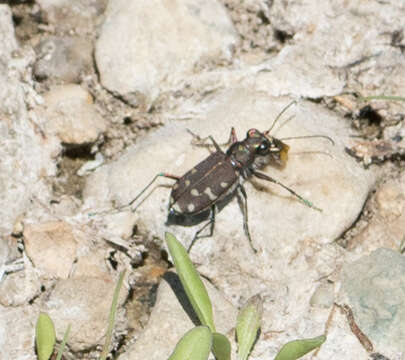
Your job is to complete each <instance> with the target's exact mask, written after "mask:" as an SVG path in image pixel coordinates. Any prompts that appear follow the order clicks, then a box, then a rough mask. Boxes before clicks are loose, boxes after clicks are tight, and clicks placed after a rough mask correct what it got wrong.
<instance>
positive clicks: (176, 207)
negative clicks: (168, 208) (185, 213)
mask: <svg viewBox="0 0 405 360" xmlns="http://www.w3.org/2000/svg"><path fill="white" fill-rule="evenodd" d="M172 209H173V210H174V211H176V212H178V213H181V212H182V211H181V209H180V206H179V204H177V203H176V204H174V205H173V206H172Z"/></svg>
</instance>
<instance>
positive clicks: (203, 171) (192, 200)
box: [169, 151, 239, 215]
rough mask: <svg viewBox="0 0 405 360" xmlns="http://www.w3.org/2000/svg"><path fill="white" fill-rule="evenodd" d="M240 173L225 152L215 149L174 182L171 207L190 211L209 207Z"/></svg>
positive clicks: (233, 182) (227, 190)
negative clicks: (215, 150)
mask: <svg viewBox="0 0 405 360" xmlns="http://www.w3.org/2000/svg"><path fill="white" fill-rule="evenodd" d="M238 177H239V175H238V173H237V172H236V171H235V169H234V168H233V166H232V165H231V163H230V161H229V160H228V158H227V157H226V155H225V154H224V153H221V152H218V151H217V152H215V153H212V154H211V155H210V156H209V157H208V158H206V159H205V160H203V161H202V162H200V163H199V164H198V165H196V166H195V167H194V168H192V169H191V170H190V171H188V172H187V173H186V174H184V175H183V176H182V177H181V178H180V179H179V180H178V182H177V183H176V184H175V185H174V186H173V189H172V192H171V197H170V205H169V207H170V209H173V210H174V211H176V212H177V213H182V214H190V215H193V214H198V213H200V212H202V211H205V210H207V209H209V208H210V207H211V206H212V205H213V204H215V203H216V202H217V201H218V200H221V199H222V198H223V197H224V196H225V195H227V194H228V193H229V189H230V188H231V187H232V186H233V185H234V184H235V183H236V182H237V181H238Z"/></svg>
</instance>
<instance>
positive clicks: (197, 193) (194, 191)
mask: <svg viewBox="0 0 405 360" xmlns="http://www.w3.org/2000/svg"><path fill="white" fill-rule="evenodd" d="M190 194H191V195H193V196H200V193H199V192H198V190H197V189H192V190H191V191H190Z"/></svg>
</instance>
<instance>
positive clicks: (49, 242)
mask: <svg viewBox="0 0 405 360" xmlns="http://www.w3.org/2000/svg"><path fill="white" fill-rule="evenodd" d="M24 242H25V249H26V251H27V255H28V256H29V258H30V259H31V261H32V262H33V264H34V266H35V267H36V268H37V269H39V270H40V271H41V272H42V274H46V275H47V276H51V277H60V278H63V279H66V278H67V277H68V276H69V274H70V272H71V270H72V266H73V262H74V261H75V259H76V256H77V255H76V249H77V241H76V239H75V238H74V236H73V234H72V228H71V227H70V226H69V225H68V224H66V223H63V222H49V223H44V224H34V225H27V226H26V228H25V230H24ZM61 254H63V256H61Z"/></svg>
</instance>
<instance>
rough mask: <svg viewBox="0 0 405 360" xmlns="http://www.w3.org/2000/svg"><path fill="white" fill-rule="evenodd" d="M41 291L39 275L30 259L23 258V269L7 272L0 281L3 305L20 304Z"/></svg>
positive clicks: (0, 296) (23, 303) (0, 297)
mask: <svg viewBox="0 0 405 360" xmlns="http://www.w3.org/2000/svg"><path fill="white" fill-rule="evenodd" d="M40 292H41V282H40V280H39V275H38V273H37V272H36V270H35V268H34V267H33V266H32V265H31V263H30V261H29V260H28V259H27V258H26V257H25V258H24V271H18V272H15V273H11V274H8V275H7V276H5V278H4V280H3V281H2V282H1V283H0V303H1V304H2V305H3V306H22V305H25V304H26V303H27V302H28V301H30V300H33V299H34V298H35V297H36V296H38V295H39V294H40Z"/></svg>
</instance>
